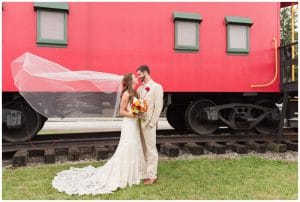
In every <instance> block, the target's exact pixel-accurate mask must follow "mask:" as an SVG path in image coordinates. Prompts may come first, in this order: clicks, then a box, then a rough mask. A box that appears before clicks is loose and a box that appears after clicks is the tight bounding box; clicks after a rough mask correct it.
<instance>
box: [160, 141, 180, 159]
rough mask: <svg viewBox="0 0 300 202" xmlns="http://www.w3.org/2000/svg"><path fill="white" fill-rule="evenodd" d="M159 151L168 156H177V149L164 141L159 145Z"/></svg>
mask: <svg viewBox="0 0 300 202" xmlns="http://www.w3.org/2000/svg"><path fill="white" fill-rule="evenodd" d="M160 152H161V153H164V154H166V155H167V156H170V157H177V156H178V154H179V149H178V148H177V147H176V146H174V145H172V144H170V143H164V144H162V145H161V146H160Z"/></svg>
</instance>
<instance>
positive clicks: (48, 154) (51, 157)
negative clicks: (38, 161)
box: [44, 149, 55, 163]
mask: <svg viewBox="0 0 300 202" xmlns="http://www.w3.org/2000/svg"><path fill="white" fill-rule="evenodd" d="M44 157H45V163H55V152H54V149H46V150H45V153H44Z"/></svg>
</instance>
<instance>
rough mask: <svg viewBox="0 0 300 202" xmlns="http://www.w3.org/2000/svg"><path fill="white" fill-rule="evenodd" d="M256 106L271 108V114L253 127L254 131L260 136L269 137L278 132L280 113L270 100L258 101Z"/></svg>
mask: <svg viewBox="0 0 300 202" xmlns="http://www.w3.org/2000/svg"><path fill="white" fill-rule="evenodd" d="M256 104H257V105H260V106H264V107H270V108H273V112H272V113H270V114H268V115H267V116H266V118H264V119H263V120H262V121H261V122H259V123H258V124H257V125H256V126H255V130H256V131H257V132H259V133H261V134H265V135H269V134H272V133H274V132H276V130H278V126H279V121H280V111H279V109H278V108H277V106H276V105H275V104H274V103H272V101H270V100H260V101H258V102H257V103H256Z"/></svg>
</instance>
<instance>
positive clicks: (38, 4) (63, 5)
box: [34, 2, 69, 12]
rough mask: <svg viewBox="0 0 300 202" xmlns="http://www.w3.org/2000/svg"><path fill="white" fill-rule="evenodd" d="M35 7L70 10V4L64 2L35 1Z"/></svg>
mask: <svg viewBox="0 0 300 202" xmlns="http://www.w3.org/2000/svg"><path fill="white" fill-rule="evenodd" d="M34 8H35V9H56V10H64V11H67V12H68V11H69V4H68V3H64V2H35V3H34Z"/></svg>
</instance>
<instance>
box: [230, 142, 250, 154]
mask: <svg viewBox="0 0 300 202" xmlns="http://www.w3.org/2000/svg"><path fill="white" fill-rule="evenodd" d="M227 144H228V145H229V146H230V147H231V150H232V151H233V152H236V153H238V154H247V153H248V152H249V148H248V146H247V145H243V144H240V143H237V142H229V143H227Z"/></svg>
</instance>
